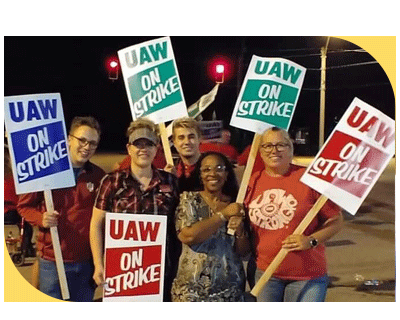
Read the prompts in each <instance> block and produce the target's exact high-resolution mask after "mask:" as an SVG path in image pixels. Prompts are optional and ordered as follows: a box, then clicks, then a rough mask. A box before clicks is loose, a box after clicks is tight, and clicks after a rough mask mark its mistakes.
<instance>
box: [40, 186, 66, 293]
mask: <svg viewBox="0 0 400 320" xmlns="http://www.w3.org/2000/svg"><path fill="white" fill-rule="evenodd" d="M43 192H44V200H45V202H46V210H47V212H53V211H54V204H53V196H52V194H51V190H49V189H46V190H44V191H43ZM50 234H51V241H52V243H53V249H54V256H55V258H56V267H57V273H58V280H59V281H60V287H61V296H62V298H63V300H68V299H69V298H70V296H69V290H68V284H67V276H66V275H65V269H64V262H63V258H62V253H61V246H60V239H59V237H58V229H57V227H51V228H50Z"/></svg>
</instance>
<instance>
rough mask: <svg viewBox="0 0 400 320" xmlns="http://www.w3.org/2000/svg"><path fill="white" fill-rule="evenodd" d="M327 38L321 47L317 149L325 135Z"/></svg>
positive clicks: (320, 146) (322, 142)
mask: <svg viewBox="0 0 400 320" xmlns="http://www.w3.org/2000/svg"><path fill="white" fill-rule="evenodd" d="M329 39H330V37H328V39H326V44H325V47H322V48H321V88H320V105H319V149H321V148H322V145H323V144H324V137H325V91H326V54H327V52H328V44H329Z"/></svg>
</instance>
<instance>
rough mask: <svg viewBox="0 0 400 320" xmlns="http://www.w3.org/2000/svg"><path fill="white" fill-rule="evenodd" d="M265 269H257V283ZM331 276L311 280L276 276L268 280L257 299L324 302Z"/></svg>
mask: <svg viewBox="0 0 400 320" xmlns="http://www.w3.org/2000/svg"><path fill="white" fill-rule="evenodd" d="M263 273H264V271H262V270H260V269H257V270H256V274H255V278H256V283H257V281H258V280H259V279H260V278H261V276H262V275H263ZM328 284H329V277H328V276H327V275H324V276H322V277H320V278H316V279H311V280H303V281H297V280H283V279H278V278H275V277H271V279H270V280H269V281H268V282H267V284H266V285H265V287H264V288H263V290H262V291H261V293H260V295H259V296H258V297H257V301H261V302H323V301H325V297H326V291H327V289H328Z"/></svg>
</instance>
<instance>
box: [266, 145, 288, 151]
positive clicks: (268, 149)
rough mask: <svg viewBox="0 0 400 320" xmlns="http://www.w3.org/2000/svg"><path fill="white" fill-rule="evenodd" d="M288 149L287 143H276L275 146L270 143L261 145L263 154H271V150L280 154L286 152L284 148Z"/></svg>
mask: <svg viewBox="0 0 400 320" xmlns="http://www.w3.org/2000/svg"><path fill="white" fill-rule="evenodd" d="M287 147H289V144H287V143H277V144H272V143H264V144H262V145H261V148H262V149H263V150H264V151H265V152H272V150H273V149H274V148H275V149H276V151H278V152H282V151H284V150H286V148H287Z"/></svg>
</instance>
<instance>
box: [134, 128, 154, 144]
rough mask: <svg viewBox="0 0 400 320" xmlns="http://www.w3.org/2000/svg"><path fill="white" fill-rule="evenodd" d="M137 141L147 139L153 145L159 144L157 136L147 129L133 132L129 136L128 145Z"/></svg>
mask: <svg viewBox="0 0 400 320" xmlns="http://www.w3.org/2000/svg"><path fill="white" fill-rule="evenodd" d="M139 139H147V140H149V141H151V142H153V143H154V144H155V145H157V144H158V142H159V140H158V137H157V134H156V133H155V132H154V131H152V130H150V129H148V128H139V129H136V130H135V131H133V132H132V133H131V135H130V136H129V143H133V142H135V141H136V140H139Z"/></svg>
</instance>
